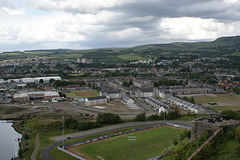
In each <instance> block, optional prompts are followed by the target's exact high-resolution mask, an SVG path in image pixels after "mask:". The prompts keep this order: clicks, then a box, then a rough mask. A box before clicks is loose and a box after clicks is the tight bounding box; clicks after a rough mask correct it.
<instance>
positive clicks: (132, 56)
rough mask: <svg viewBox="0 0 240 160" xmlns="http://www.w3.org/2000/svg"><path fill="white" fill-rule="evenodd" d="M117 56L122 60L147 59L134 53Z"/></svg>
mask: <svg viewBox="0 0 240 160" xmlns="http://www.w3.org/2000/svg"><path fill="white" fill-rule="evenodd" d="M118 58H121V59H123V60H129V61H133V60H147V58H144V57H141V56H138V55H136V54H135V53H130V54H124V55H119V56H118Z"/></svg>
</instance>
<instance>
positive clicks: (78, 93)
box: [66, 90, 99, 98]
mask: <svg viewBox="0 0 240 160" xmlns="http://www.w3.org/2000/svg"><path fill="white" fill-rule="evenodd" d="M66 95H67V96H72V97H81V98H86V97H95V96H99V94H98V93H97V92H94V91H91V90H90V91H72V92H70V93H66Z"/></svg>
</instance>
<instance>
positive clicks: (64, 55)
mask: <svg viewBox="0 0 240 160" xmlns="http://www.w3.org/2000/svg"><path fill="white" fill-rule="evenodd" d="M52 56H53V57H54V58H60V59H64V58H70V59H71V58H72V59H77V58H81V57H82V56H83V55H82V54H79V53H69V54H64V53H63V54H56V55H52Z"/></svg>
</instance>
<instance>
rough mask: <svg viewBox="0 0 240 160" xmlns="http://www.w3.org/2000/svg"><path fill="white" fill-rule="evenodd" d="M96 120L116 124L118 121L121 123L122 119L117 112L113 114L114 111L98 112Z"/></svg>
mask: <svg viewBox="0 0 240 160" xmlns="http://www.w3.org/2000/svg"><path fill="white" fill-rule="evenodd" d="M96 121H97V123H99V124H116V123H121V122H122V119H121V117H120V116H119V115H117V114H113V113H98V115H97V118H96Z"/></svg>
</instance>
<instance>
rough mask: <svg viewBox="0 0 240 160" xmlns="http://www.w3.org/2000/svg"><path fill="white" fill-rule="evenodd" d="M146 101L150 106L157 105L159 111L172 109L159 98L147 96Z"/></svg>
mask: <svg viewBox="0 0 240 160" xmlns="http://www.w3.org/2000/svg"><path fill="white" fill-rule="evenodd" d="M145 102H146V103H147V104H149V105H150V106H152V107H155V108H156V109H157V110H158V112H159V113H161V112H168V111H170V110H171V108H170V107H169V106H168V105H166V104H165V103H163V102H161V101H160V100H159V99H156V98H154V97H147V98H145Z"/></svg>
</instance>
